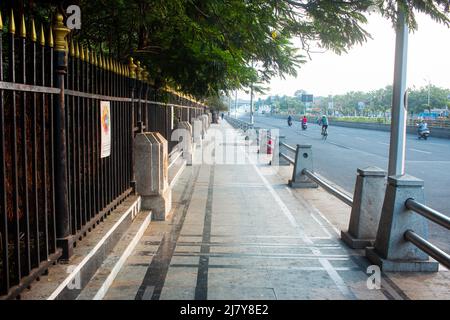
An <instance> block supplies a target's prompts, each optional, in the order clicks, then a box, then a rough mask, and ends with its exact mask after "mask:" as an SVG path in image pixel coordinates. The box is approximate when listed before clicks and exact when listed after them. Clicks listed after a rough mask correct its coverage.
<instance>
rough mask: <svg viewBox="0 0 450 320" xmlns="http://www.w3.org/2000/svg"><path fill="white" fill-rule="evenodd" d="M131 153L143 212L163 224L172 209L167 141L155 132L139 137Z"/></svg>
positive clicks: (142, 134)
mask: <svg viewBox="0 0 450 320" xmlns="http://www.w3.org/2000/svg"><path fill="white" fill-rule="evenodd" d="M133 152H134V164H133V166H134V172H135V176H136V193H137V194H139V195H140V196H141V197H142V209H143V210H152V219H154V220H164V219H165V217H166V216H167V215H168V214H169V212H170V210H171V209H172V203H171V195H172V191H171V189H170V187H169V170H168V166H169V163H168V161H169V160H168V144H167V140H166V139H164V137H163V136H162V135H161V134H160V133H158V132H145V133H139V134H137V135H136V137H135V139H134V145H133Z"/></svg>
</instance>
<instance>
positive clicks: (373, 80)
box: [238, 13, 450, 100]
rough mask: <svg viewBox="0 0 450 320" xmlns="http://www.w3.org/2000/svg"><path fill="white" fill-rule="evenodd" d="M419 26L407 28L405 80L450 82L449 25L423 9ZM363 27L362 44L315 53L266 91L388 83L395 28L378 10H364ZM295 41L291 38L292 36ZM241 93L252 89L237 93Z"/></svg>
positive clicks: (323, 92) (331, 90) (328, 91)
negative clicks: (367, 35)
mask: <svg viewBox="0 0 450 320" xmlns="http://www.w3.org/2000/svg"><path fill="white" fill-rule="evenodd" d="M416 18H417V22H418V30H417V31H415V32H414V33H412V32H411V31H410V34H409V39H408V42H409V46H408V69H407V86H408V87H412V86H413V85H415V86H417V87H421V86H426V85H427V84H428V82H431V83H432V84H433V85H437V86H440V87H444V88H450V29H449V28H447V27H445V26H443V25H441V24H438V23H436V22H434V21H433V20H432V19H431V18H429V17H428V16H426V15H424V14H420V13H417V14H416ZM365 29H366V30H367V31H368V32H369V33H370V34H371V35H372V38H373V39H369V40H368V41H367V42H366V43H364V44H363V45H359V46H355V47H354V48H352V49H350V50H349V51H348V53H343V54H342V55H337V54H334V53H332V52H329V51H328V52H325V53H313V54H311V58H312V60H308V62H307V63H306V64H304V65H302V67H301V68H300V69H299V70H298V76H297V78H293V77H287V78H286V79H284V80H283V79H279V78H274V79H272V81H271V82H270V84H269V85H268V86H267V87H269V90H268V91H267V94H266V95H260V96H258V95H256V96H255V98H256V100H257V99H258V98H259V97H261V98H265V97H266V96H268V95H276V94H278V95H280V96H282V95H289V96H293V95H294V93H295V91H297V90H299V89H303V90H306V91H307V92H308V93H310V94H314V96H328V95H335V94H342V93H346V92H349V91H369V90H372V89H379V88H382V87H385V86H386V85H389V84H392V82H393V78H394V71H393V70H394V54H395V30H394V28H393V27H392V24H391V22H390V21H388V20H387V19H385V18H383V17H381V16H380V15H379V14H376V13H375V14H371V15H369V16H368V24H367V25H366V27H365ZM293 42H294V44H295V41H293ZM238 95H239V98H241V99H249V98H250V97H249V96H250V95H249V94H245V93H244V92H239V93H238Z"/></svg>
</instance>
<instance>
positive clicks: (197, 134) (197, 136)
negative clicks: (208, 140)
mask: <svg viewBox="0 0 450 320" xmlns="http://www.w3.org/2000/svg"><path fill="white" fill-rule="evenodd" d="M193 124H194V125H193V127H192V134H193V139H194V143H196V144H201V142H202V131H203V123H202V120H200V119H195V120H194V121H193Z"/></svg>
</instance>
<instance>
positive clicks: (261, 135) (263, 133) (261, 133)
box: [258, 129, 269, 154]
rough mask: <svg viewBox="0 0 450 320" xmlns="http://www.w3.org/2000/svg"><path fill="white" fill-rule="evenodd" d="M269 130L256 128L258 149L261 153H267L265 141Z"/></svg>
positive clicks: (266, 141)
mask: <svg viewBox="0 0 450 320" xmlns="http://www.w3.org/2000/svg"><path fill="white" fill-rule="evenodd" d="M268 134H269V130H267V129H258V144H259V146H258V150H259V153H261V154H267V143H268V142H269V139H268Z"/></svg>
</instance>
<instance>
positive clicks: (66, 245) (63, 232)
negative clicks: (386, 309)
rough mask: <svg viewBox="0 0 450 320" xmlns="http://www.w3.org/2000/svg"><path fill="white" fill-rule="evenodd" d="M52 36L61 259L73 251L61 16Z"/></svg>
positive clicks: (57, 201) (64, 46)
mask: <svg viewBox="0 0 450 320" xmlns="http://www.w3.org/2000/svg"><path fill="white" fill-rule="evenodd" d="M53 31H54V34H55V49H54V50H55V66H56V79H55V80H56V87H58V88H60V89H61V93H60V95H59V99H58V100H57V101H56V107H55V109H54V119H55V122H54V126H55V129H54V132H55V190H58V196H57V197H55V211H56V237H57V244H58V246H59V247H61V248H62V249H63V255H62V258H63V259H68V258H69V257H70V256H71V255H72V251H73V247H72V244H73V242H72V240H71V231H70V230H71V228H70V223H71V222H70V213H69V199H68V185H67V152H66V151H67V150H66V123H65V113H66V110H65V100H64V94H65V93H64V86H65V84H64V78H65V75H66V74H67V51H68V50H67V49H68V46H67V42H66V36H67V35H68V34H69V32H70V30H69V29H68V28H66V27H65V26H64V23H63V16H62V15H61V14H57V15H56V24H55V26H54V27H53Z"/></svg>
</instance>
